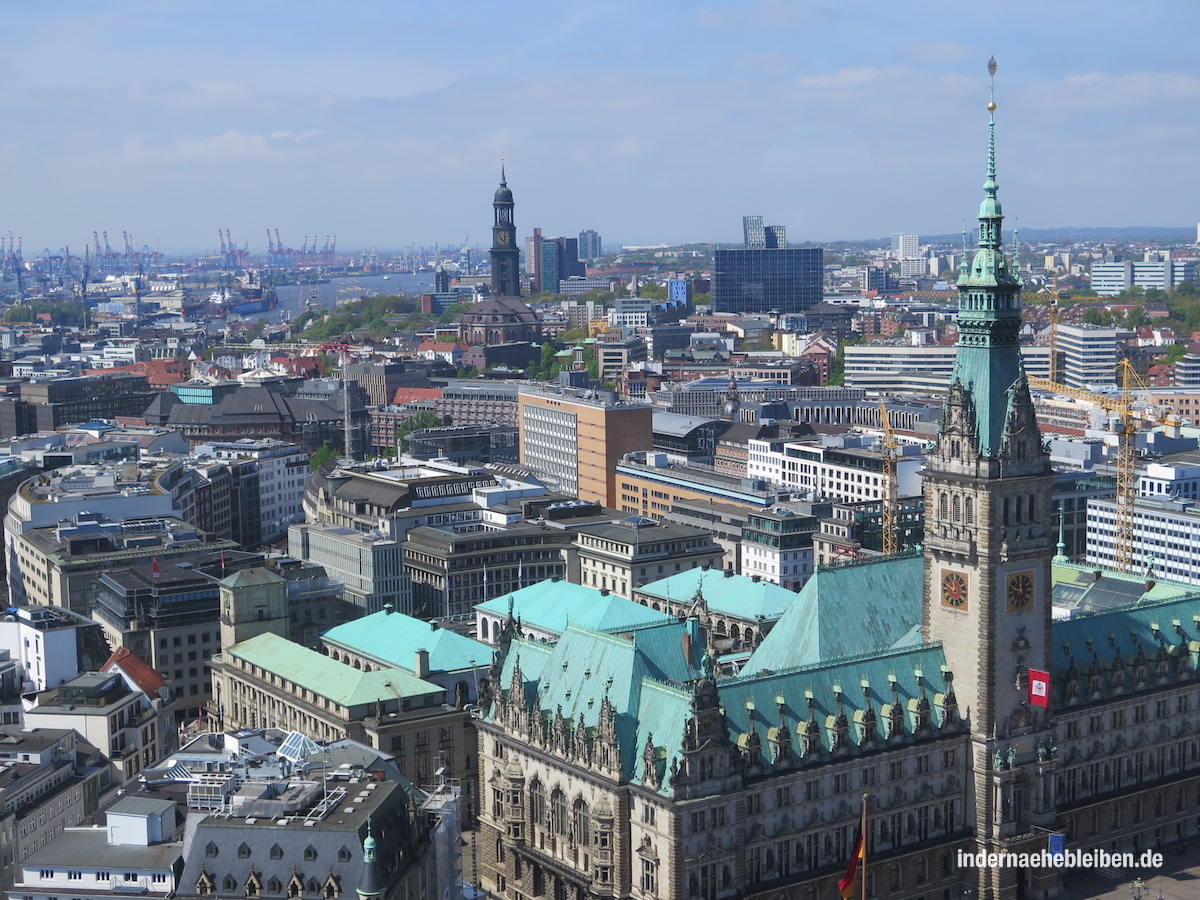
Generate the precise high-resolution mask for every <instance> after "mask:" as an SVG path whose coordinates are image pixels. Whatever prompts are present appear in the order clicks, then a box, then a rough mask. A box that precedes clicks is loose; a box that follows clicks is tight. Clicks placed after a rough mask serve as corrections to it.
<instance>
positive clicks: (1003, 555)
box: [922, 60, 1057, 900]
mask: <svg viewBox="0 0 1200 900" xmlns="http://www.w3.org/2000/svg"><path fill="white" fill-rule="evenodd" d="M988 70H989V72H990V73H991V74H992V75H994V74H995V60H992V61H990V62H989V64H988ZM995 109H996V104H995V102H994V100H993V101H991V102H989V103H988V111H989V121H988V160H987V178H986V180H985V182H984V185H983V192H984V197H983V202H982V204H981V205H980V208H979V242H978V247H977V249H976V250H975V252H974V254H973V256H969V255H968V252H967V247H966V235H965V234H964V236H963V258H962V263H961V265H960V269H959V277H958V303H959V307H958V308H959V313H958V328H959V338H958V349H957V354H956V357H955V363H954V371H953V375H952V376H951V384H950V390H949V393H948V395H947V397H946V400H945V405H944V409H943V414H942V422H941V426H940V428H939V431H938V435H937V439H936V440H935V441H934V445H933V447H932V449H931V451H930V452H929V456H928V464H927V466H926V470H925V476H924V491H925V517H926V518H925V535H926V539H925V586H924V598H923V613H922V618H923V622H922V632H923V636H924V637H925V639H926V640H929V641H940V642H941V643H942V645H943V647H944V649H945V653H946V661H947V663H948V665H949V667H950V669H951V671H952V673H953V678H954V692H955V696H956V698H957V700H958V704H959V709H961V710H962V711H963V713H964V717H965V718H966V720H967V721H968V723H969V726H970V731H971V751H970V752H971V756H972V759H971V763H972V770H973V772H974V784H973V788H974V793H975V796H974V798H973V799H974V809H975V816H976V822H975V833H976V838H977V840H978V842H979V846H978V849H979V850H984V851H987V852H998V851H1000V850H1010V849H1013V848H1014V846H1020V847H1022V848H1023V849H1028V846H1027V843H1026V842H1028V841H1032V840H1035V839H1036V840H1037V841H1039V842H1040V844H1039V846H1040V845H1044V843H1045V835H1044V834H1043V833H1038V832H1037V831H1036V828H1038V827H1041V828H1047V827H1050V826H1051V825H1052V824H1053V820H1054V811H1053V798H1054V790H1053V778H1054V772H1053V771H1052V768H1053V767H1055V766H1056V765H1057V763H1056V762H1054V761H1051V760H1049V757H1050V756H1051V755H1052V754H1049V753H1046V752H1044V747H1045V746H1047V745H1048V742H1049V741H1050V738H1051V735H1052V731H1051V722H1050V717H1049V709H1047V708H1044V707H1040V706H1034V705H1031V704H1030V703H1029V696H1030V695H1029V688H1028V682H1029V670H1030V669H1034V670H1039V671H1042V672H1048V671H1049V670H1050V659H1051V652H1052V647H1051V639H1050V623H1051V606H1050V558H1051V556H1052V555H1053V546H1052V543H1053V542H1052V535H1051V533H1050V530H1049V523H1050V522H1051V521H1052V519H1053V515H1052V510H1051V499H1050V486H1051V483H1052V481H1053V479H1054V474H1053V472H1052V471H1051V468H1050V460H1049V456H1048V454H1047V453H1046V451H1045V449H1044V448H1043V446H1042V441H1041V436H1040V434H1039V432H1038V426H1037V419H1036V417H1035V415H1034V409H1033V404H1032V402H1031V400H1030V396H1029V384H1028V381H1027V379H1026V375H1025V369H1024V366H1023V363H1022V360H1021V350H1020V328H1021V280H1020V277H1019V274H1018V272H1017V266H1016V264H1015V262H1014V261H1013V260H1010V259H1009V257H1008V256H1007V255H1006V253H1005V251H1004V249H1003V243H1002V240H1001V229H1000V226H1001V222H1002V220H1003V216H1002V215H1001V211H1000V200H999V199H998V197H997V191H998V185H997V182H996V153H995V147H996V142H995V133H996V125H995ZM1030 826H1034V827H1033V828H1032V829H1031V827H1030ZM1016 877H1017V876H1016V874H1015V873H1014V872H1013V870H1006V869H997V870H995V871H992V872H981V873H980V883H979V891H978V892H977V894H976V896H977V897H978V898H979V900H997V898H1007V897H1011V896H1015V893H1014V892H1015V890H1016V883H1015V880H1014V879H1015V878H1016ZM1041 893H1042V892H1041V891H1040V890H1038V891H1037V892H1036V894H1035V896H1041Z"/></svg>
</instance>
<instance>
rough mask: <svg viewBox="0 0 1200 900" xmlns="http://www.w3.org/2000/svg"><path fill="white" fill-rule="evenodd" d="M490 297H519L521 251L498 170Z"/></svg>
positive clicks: (504, 183) (510, 203)
mask: <svg viewBox="0 0 1200 900" xmlns="http://www.w3.org/2000/svg"><path fill="white" fill-rule="evenodd" d="M492 215H493V221H492V250H491V256H492V294H494V295H496V296H498V297H519V296H521V250H520V248H518V247H517V229H516V225H515V224H514V223H513V195H512V191H511V190H509V187H508V182H507V181H506V180H505V177H504V166H501V167H500V187H498V188H496V196H495V199H493V201H492Z"/></svg>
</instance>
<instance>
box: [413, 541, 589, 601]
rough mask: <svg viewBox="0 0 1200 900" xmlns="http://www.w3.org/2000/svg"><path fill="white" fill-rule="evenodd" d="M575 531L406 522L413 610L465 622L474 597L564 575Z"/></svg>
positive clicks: (490, 595)
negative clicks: (413, 524)
mask: <svg viewBox="0 0 1200 900" xmlns="http://www.w3.org/2000/svg"><path fill="white" fill-rule="evenodd" d="M574 543H575V535H574V534H573V533H572V532H571V531H568V530H565V529H558V528H545V527H543V526H542V525H540V524H538V525H535V524H533V523H530V522H521V521H514V522H512V523H510V524H509V525H507V527H505V528H486V529H485V528H479V527H477V526H472V525H471V524H470V523H466V522H464V523H462V524H451V523H446V524H445V525H441V526H434V525H424V526H419V527H417V528H410V529H409V530H408V532H407V533H406V534H405V535H404V542H403V550H404V565H405V568H406V570H407V572H408V576H409V577H410V579H411V581H412V590H413V609H414V612H412V613H411V614H412V615H414V616H418V617H421V618H425V619H431V618H436V619H446V620H451V621H459V622H468V621H472V620H473V618H474V615H473V613H472V612H471V611H472V609H474V607H475V605H476V604H477V603H482V602H483V601H484V600H490V599H492V598H493V597H499V596H501V595H503V594H504V593H506V592H508V591H512V590H514V589H520V588H521V587H523V586H524V585H526V584H533V583H534V582H535V581H543V580H545V579H547V578H565V577H566V575H567V570H568V563H569V557H570V554H571V551H572V550H573V548H574Z"/></svg>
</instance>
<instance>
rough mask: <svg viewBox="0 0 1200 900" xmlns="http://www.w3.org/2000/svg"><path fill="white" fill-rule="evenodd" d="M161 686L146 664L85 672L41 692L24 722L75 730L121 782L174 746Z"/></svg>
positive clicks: (136, 773) (36, 725)
mask: <svg viewBox="0 0 1200 900" xmlns="http://www.w3.org/2000/svg"><path fill="white" fill-rule="evenodd" d="M131 671H134V672H135V674H133V675H131V674H130V672H131ZM162 684H163V682H162V679H161V678H160V677H159V676H158V675H157V674H155V672H154V671H153V670H152V669H150V668H148V667H147V666H146V665H145V663H142V664H141V666H137V667H136V669H135V667H134V666H130V667H129V669H128V670H127V669H125V668H117V669H115V670H114V671H111V672H85V673H84V674H82V675H78V676H76V677H75V678H72V679H71V680H70V681H65V682H63V683H62V684H59V685H57V686H55V687H53V688H51V689H50V690H48V691H43V692H42V693H40V694H38V695H37V696H36V697H35V699H34V705H33V706H31V707H30V708H29V709H28V710H27V711H26V713H25V724H26V726H28V727H29V728H70V729H73V730H74V731H75V732H76V733H77V734H78V735H79V736H80V737H82V738H83V739H84V740H85V741H87V742H88V743H89V744H91V745H92V746H93V747H95V748H96V749H97V750H99V751H100V752H101V753H103V754H104V756H105V757H106V758H107V759H108V760H110V761H111V764H110V766H109V770H110V773H111V776H112V778H113V779H115V780H116V782H117V783H118V784H122V783H124V782H127V781H129V780H131V779H133V778H135V777H137V775H138V773H140V772H141V771H142V770H143V769H147V768H149V767H150V766H151V765H152V764H153V763H155V762H157V761H158V760H160V759H161V758H162V757H163V754H165V753H166V752H167V751H168V750H169V749H170V748H171V747H173V746H174V723H173V722H172V721H171V719H170V718H169V717H168V716H167V715H166V714H165V712H164V706H165V703H164V701H163V699H162V698H161V696H159V691H160V690H161V688H162Z"/></svg>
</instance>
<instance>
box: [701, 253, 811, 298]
mask: <svg viewBox="0 0 1200 900" xmlns="http://www.w3.org/2000/svg"><path fill="white" fill-rule="evenodd" d="M823 277H824V269H823V261H822V251H821V250H820V248H803V249H802V248H794V249H787V248H783V247H780V248H776V249H766V248H763V249H746V250H717V251H716V253H715V254H714V258H713V291H712V308H713V312H737V313H767V312H771V311H772V310H778V311H779V312H780V313H784V314H786V313H797V312H803V311H805V310H807V309H809V308H810V307H812V306H816V305H817V304H818V303H820V302H821V300H822V299H823V298H824V292H823V290H822V280H823Z"/></svg>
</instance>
